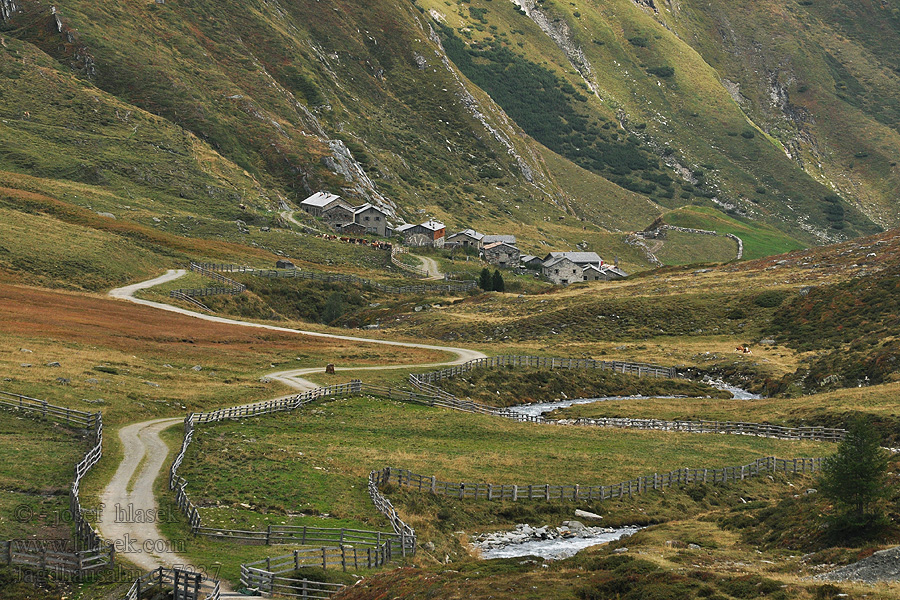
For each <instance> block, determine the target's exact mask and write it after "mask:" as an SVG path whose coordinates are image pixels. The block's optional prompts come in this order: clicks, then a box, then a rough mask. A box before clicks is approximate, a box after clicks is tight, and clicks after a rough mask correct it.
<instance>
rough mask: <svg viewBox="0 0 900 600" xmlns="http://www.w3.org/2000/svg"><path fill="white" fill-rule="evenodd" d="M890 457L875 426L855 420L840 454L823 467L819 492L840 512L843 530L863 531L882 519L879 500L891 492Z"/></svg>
mask: <svg viewBox="0 0 900 600" xmlns="http://www.w3.org/2000/svg"><path fill="white" fill-rule="evenodd" d="M888 459H889V455H888V452H887V451H886V450H884V449H883V448H882V447H881V436H880V435H879V434H878V432H877V431H876V430H875V428H874V427H872V424H871V423H870V422H869V421H868V420H866V419H864V418H862V417H856V418H854V419H853V420H852V421H851V422H850V424H849V425H848V427H847V436H846V437H845V438H844V440H843V441H842V442H841V443H840V444H838V447H837V452H835V454H834V455H832V456H831V457H829V458H828V460H827V461H826V462H825V464H824V465H823V467H822V475H821V476H820V478H819V484H818V485H819V490H820V491H821V492H822V494H824V495H825V496H826V497H827V498H829V499H830V500H832V501H833V502H834V504H835V505H836V507H837V508H838V509H839V511H840V512H839V514H838V515H837V516H836V519H835V520H836V522H837V524H838V525H839V527H840V528H851V529H862V528H865V527H867V526H868V525H870V524H873V523H875V522H876V521H878V520H879V518H880V516H881V508H880V507H879V506H878V501H879V500H881V499H882V498H884V497H885V496H886V495H887V493H888V488H887V467H888Z"/></svg>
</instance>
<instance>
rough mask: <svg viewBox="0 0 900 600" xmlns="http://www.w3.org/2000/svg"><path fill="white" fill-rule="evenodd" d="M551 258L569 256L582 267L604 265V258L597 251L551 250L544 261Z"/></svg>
mask: <svg viewBox="0 0 900 600" xmlns="http://www.w3.org/2000/svg"><path fill="white" fill-rule="evenodd" d="M551 258H568V259H569V260H571V261H572V262H573V263H575V264H576V265H578V266H579V267H581V268H584V267H586V266H588V265H594V266H595V267H597V268H598V269H599V268H600V267H601V266H602V265H603V259H602V258H600V255H599V254H597V253H596V252H551V253H550V254H548V255H547V256H545V257H544V262H547V261H548V260H550V259H551Z"/></svg>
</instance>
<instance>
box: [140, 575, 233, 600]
mask: <svg viewBox="0 0 900 600" xmlns="http://www.w3.org/2000/svg"><path fill="white" fill-rule="evenodd" d="M168 590H172V592H173V594H172V597H174V598H176V599H177V600H219V598H220V596H221V589H220V584H219V581H218V580H217V579H209V578H206V577H204V576H203V575H202V574H201V573H198V572H195V571H184V570H181V569H166V568H164V567H158V568H156V569H153V570H152V571H148V572H147V573H145V574H144V575H142V576H140V577H138V578H137V579H135V580H134V583H133V584H131V588H129V590H128V592H127V593H126V594H125V596H124V597H123V598H122V600H141V599H142V598H145V597H147V596H146V595H147V594H148V593H149V592H166V591H168Z"/></svg>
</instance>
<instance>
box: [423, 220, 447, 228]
mask: <svg viewBox="0 0 900 600" xmlns="http://www.w3.org/2000/svg"><path fill="white" fill-rule="evenodd" d="M421 227H423V228H425V229H428V230H430V231H437V230H438V229H443V228H444V224H443V223H441V222H440V221H435V220H434V219H429V220H428V221H426V222H425V223H422V224H421Z"/></svg>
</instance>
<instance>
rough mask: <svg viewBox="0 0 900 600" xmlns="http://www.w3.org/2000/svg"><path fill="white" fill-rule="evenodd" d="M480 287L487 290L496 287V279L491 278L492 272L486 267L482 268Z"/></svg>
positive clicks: (479, 280)
mask: <svg viewBox="0 0 900 600" xmlns="http://www.w3.org/2000/svg"><path fill="white" fill-rule="evenodd" d="M478 287H480V288H481V289H483V290H484V291H486V292H490V291H492V290H493V289H494V280H493V278H491V272H490V271H488V268H487V267H485V268H483V269H482V270H481V276H480V277H479V278H478Z"/></svg>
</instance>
